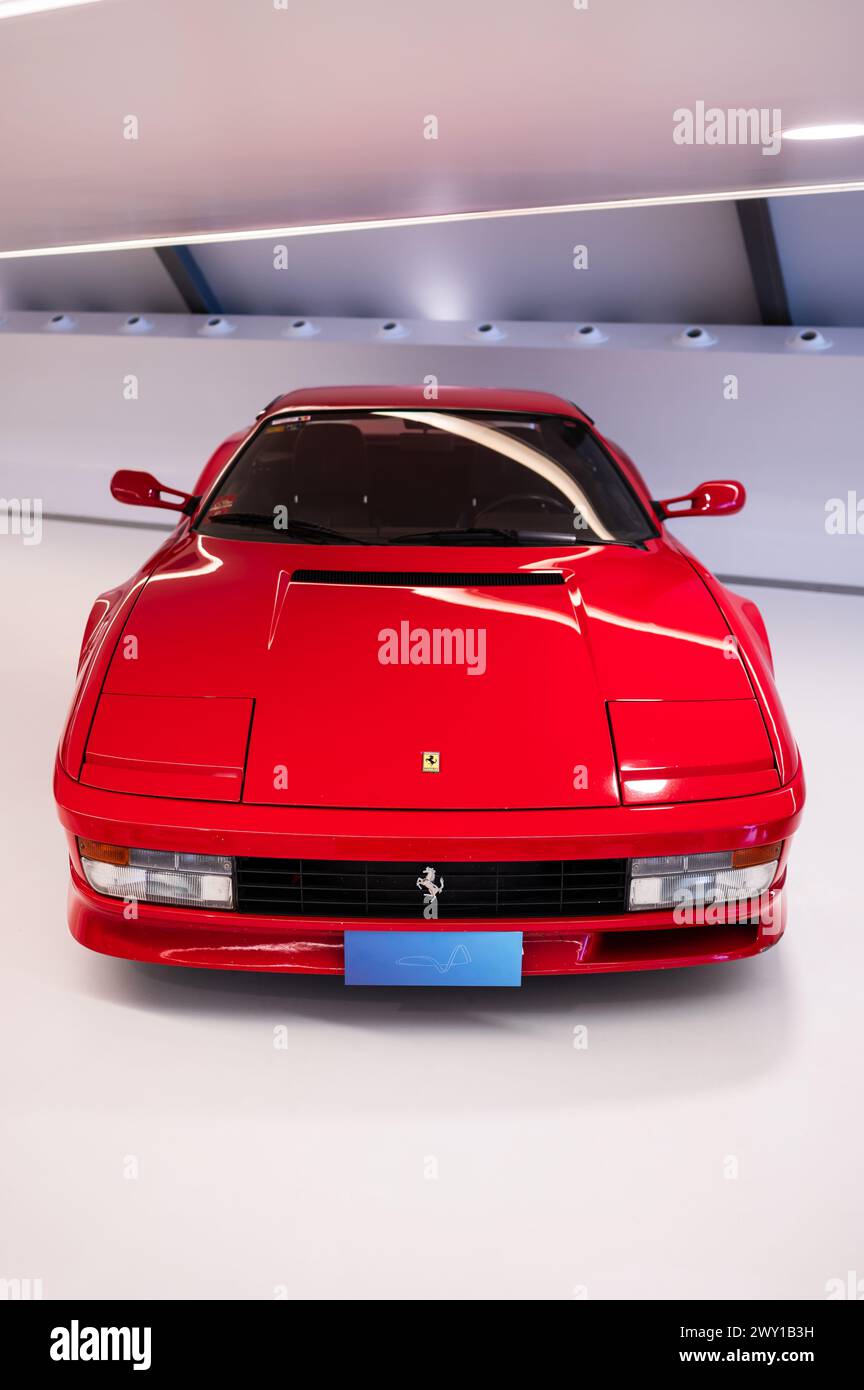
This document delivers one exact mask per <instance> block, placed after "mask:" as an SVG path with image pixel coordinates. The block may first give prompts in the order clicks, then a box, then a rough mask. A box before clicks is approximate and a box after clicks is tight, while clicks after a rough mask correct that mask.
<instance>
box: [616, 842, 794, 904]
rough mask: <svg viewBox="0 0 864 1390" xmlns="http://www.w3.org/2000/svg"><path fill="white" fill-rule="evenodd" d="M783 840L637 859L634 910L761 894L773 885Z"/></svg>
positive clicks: (729, 900)
mask: <svg viewBox="0 0 864 1390" xmlns="http://www.w3.org/2000/svg"><path fill="white" fill-rule="evenodd" d="M781 848H782V846H781V845H780V844H773V845H760V846H759V848H758V849H730V850H720V851H718V852H717V853H713V854H658V855H653V856H651V857H650V858H648V859H634V860H633V862H632V864H631V867H630V911H631V912H633V911H636V910H640V909H641V910H643V911H644V910H645V909H646V908H652V907H653V908H660V907H679V906H681V905H687V906H694V907H707V906H709V905H710V904H711V903H733V902H739V901H740V900H741V899H742V898H758V897H759V895H760V893H764V891H765V889H766V888H769V887H770V886H771V883H772V882H773V880H774V875H775V874H776V872H777V862H778V860H779V858H780V850H781Z"/></svg>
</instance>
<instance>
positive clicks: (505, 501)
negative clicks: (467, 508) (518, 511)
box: [474, 492, 574, 526]
mask: <svg viewBox="0 0 864 1390" xmlns="http://www.w3.org/2000/svg"><path fill="white" fill-rule="evenodd" d="M511 502H540V503H542V504H543V505H544V506H545V505H546V504H547V503H551V505H552V506H553V507H555V508H556V509H557V510H558V511H560V512H572V511H573V510H574V508H573V504H572V503H571V502H568V501H567V499H566V498H565V497H558V496H556V494H555V493H549V492H543V493H541V492H508V494H507V496H506V497H499V498H498V500H497V501H496V502H490V503H489V504H488V505H487V506H485V507H481V508H480V510H479V512H475V513H474V525H475V526H476V525H477V523H478V522H479V520H480V518H481V516H486V515H487V513H489V512H497V511H500V509H501V508H502V507H506V506H508V505H509V504H510V503H511Z"/></svg>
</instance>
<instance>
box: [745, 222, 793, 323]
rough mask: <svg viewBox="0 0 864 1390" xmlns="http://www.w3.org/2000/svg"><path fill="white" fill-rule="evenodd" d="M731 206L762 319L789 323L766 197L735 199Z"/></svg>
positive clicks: (784, 286) (766, 321) (781, 272)
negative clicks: (739, 225) (735, 214)
mask: <svg viewBox="0 0 864 1390" xmlns="http://www.w3.org/2000/svg"><path fill="white" fill-rule="evenodd" d="M735 207H736V208H737V210H738V221H739V223H740V224H741V235H742V236H743V237H744V249H745V251H746V252H747V260H748V261H749V263H750V274H751V275H752V277H753V288H754V289H755V291H756V299H757V301H758V303H759V314H760V316H761V319H762V322H763V323H764V324H774V325H778V324H779V325H786V324H790V323H791V322H792V319H791V317H790V314H789V300H788V298H787V295H786V283H785V281H784V279H783V266H782V265H781V263H780V253H779V251H778V250H777V238H776V237H775V235H774V224H773V222H772V221H771V208H770V206H769V203H768V199H767V198H749V199H747V200H746V201H744V200H742V201H740V202H737V203H736V204H735Z"/></svg>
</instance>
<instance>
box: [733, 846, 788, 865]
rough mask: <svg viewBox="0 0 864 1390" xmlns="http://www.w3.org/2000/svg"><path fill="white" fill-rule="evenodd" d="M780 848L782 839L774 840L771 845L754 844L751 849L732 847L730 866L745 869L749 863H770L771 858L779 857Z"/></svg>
mask: <svg viewBox="0 0 864 1390" xmlns="http://www.w3.org/2000/svg"><path fill="white" fill-rule="evenodd" d="M782 848H783V842H782V840H776V841H775V842H774V844H773V845H756V846H755V847H754V848H753V849H733V851H732V868H733V869H747V868H749V867H750V865H751V864H770V863H771V861H772V859H779V858H780V851H781V849H782Z"/></svg>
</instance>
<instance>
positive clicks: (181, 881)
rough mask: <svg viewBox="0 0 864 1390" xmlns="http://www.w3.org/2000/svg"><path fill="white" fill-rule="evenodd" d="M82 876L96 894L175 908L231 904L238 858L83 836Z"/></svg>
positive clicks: (81, 843) (81, 852) (81, 846)
mask: <svg viewBox="0 0 864 1390" xmlns="http://www.w3.org/2000/svg"><path fill="white" fill-rule="evenodd" d="M78 849H79V852H80V854H81V867H82V869H83V870H84V877H85V878H86V879H87V882H88V883H89V884H90V887H91V888H94V889H95V890H96V892H97V893H106V894H107V895H108V897H111V898H126V899H133V900H134V901H136V902H142V903H169V904H171V905H173V906H175V907H233V906H234V860H233V859H231V858H229V857H228V856H226V855H221V854H182V853H174V852H173V851H172V850H163V849H126V848H125V847H123V846H121V845H103V844H98V843H97V842H96V841H94V840H79V841H78Z"/></svg>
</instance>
